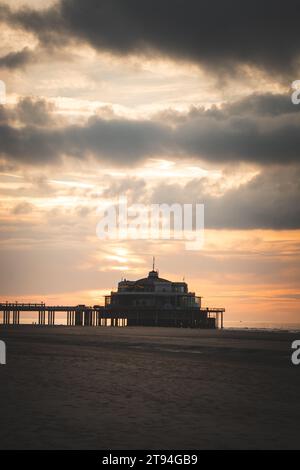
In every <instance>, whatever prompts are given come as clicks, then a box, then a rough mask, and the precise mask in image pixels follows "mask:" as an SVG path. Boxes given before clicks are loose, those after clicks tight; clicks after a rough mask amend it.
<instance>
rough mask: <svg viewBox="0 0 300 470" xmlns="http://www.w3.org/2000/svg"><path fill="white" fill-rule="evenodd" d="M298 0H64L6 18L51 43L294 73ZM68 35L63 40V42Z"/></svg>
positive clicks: (299, 48) (299, 45)
mask: <svg viewBox="0 0 300 470" xmlns="http://www.w3.org/2000/svg"><path fill="white" fill-rule="evenodd" d="M298 8H299V2H298V1H297V0H286V1H285V2H284V3H283V2H282V1H281V0H265V1H264V2H262V1H260V0H252V1H244V2H241V1H240V0H223V1H220V0H205V1H203V0H202V1H199V0H187V1H183V0H172V1H171V0H152V1H151V2H150V1H141V0H60V2H59V3H58V4H57V5H55V6H52V7H50V8H48V9H46V10H43V11H34V10H31V9H24V8H23V9H21V10H19V11H17V12H15V11H14V12H11V11H10V10H9V9H7V8H3V9H2V17H4V18H6V21H9V22H11V23H13V24H16V25H19V26H21V27H23V28H25V29H26V30H28V31H31V32H33V33H35V34H36V35H37V36H38V37H39V39H40V41H42V42H43V43H47V45H48V46H51V45H55V46H57V45H59V44H63V43H64V42H65V41H66V40H67V39H75V40H79V41H84V42H87V43H89V44H91V45H92V46H93V47H94V48H96V49H98V50H108V51H111V52H113V53H116V54H121V55H124V54H130V53H147V52H149V51H150V52H154V53H160V54H163V55H167V56H170V57H173V58H181V59H184V60H191V61H194V62H197V63H201V64H204V65H206V66H207V67H209V68H211V69H217V70H218V71H226V70H227V71H228V69H231V70H232V69H233V68H234V67H235V66H236V65H238V64H250V65H254V66H258V67H260V68H263V69H265V70H266V71H268V72H274V73H276V74H280V75H286V74H287V73H294V71H295V67H296V62H297V59H298V58H299V51H300V36H299V19H298V15H297V11H298ZM61 36H64V42H62V41H61Z"/></svg>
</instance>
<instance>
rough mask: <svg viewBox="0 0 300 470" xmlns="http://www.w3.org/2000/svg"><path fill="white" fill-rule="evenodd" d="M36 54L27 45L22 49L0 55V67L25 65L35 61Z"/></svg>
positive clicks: (13, 67) (20, 66)
mask: <svg viewBox="0 0 300 470" xmlns="http://www.w3.org/2000/svg"><path fill="white" fill-rule="evenodd" d="M34 60H35V59H34V54H33V52H32V51H30V50H29V49H28V48H27V47H24V49H22V50H21V51H17V52H10V53H9V54H6V55H5V56H2V57H0V68H7V69H16V68H22V67H25V66H26V65H27V64H28V63H30V62H33V61H34Z"/></svg>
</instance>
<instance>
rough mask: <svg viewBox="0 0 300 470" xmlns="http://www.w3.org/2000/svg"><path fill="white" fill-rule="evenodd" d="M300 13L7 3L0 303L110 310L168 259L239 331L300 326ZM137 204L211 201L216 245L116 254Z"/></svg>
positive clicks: (123, 1)
mask: <svg viewBox="0 0 300 470" xmlns="http://www.w3.org/2000/svg"><path fill="white" fill-rule="evenodd" d="M297 5H299V4H298V2H296V1H290V0H287V1H285V2H282V1H281V2H278V1H272V2H271V1H269V0H267V1H264V2H259V1H258V0H252V1H245V2H240V1H238V0H226V1H216V0H210V1H208V0H205V1H202V0H197V1H196V0H187V1H182V0H172V1H171V0H168V1H166V0H159V1H158V0H151V1H144V0H107V1H104V0H60V1H58V2H56V1H46V0H19V1H16V0H15V1H8V0H7V1H5V2H4V1H3V0H0V23H1V29H0V31H1V40H0V79H1V80H2V81H4V82H5V84H6V91H7V95H6V104H4V105H2V106H0V191H1V199H0V218H1V224H0V250H1V254H0V262H1V270H0V299H1V300H2V301H5V300H11V301H14V300H18V301H22V300H26V301H41V300H43V301H46V302H47V303H50V304H56V303H61V304H77V303H86V304H90V305H94V304H99V303H102V302H103V297H102V296H103V295H104V294H106V293H108V292H109V291H110V290H111V289H112V288H115V286H116V284H117V282H118V281H119V280H120V279H121V278H122V277H126V278H128V279H137V278H139V277H144V276H145V274H147V272H148V271H149V270H150V269H151V263H152V255H155V256H156V259H157V267H158V269H159V271H160V274H161V276H162V277H164V278H170V279H171V280H174V281H175V280H178V281H180V280H182V279H183V277H184V278H185V280H186V282H188V284H189V287H190V290H192V291H196V292H197V294H198V295H201V296H203V297H204V301H203V303H204V304H205V305H210V306H222V307H225V308H226V318H227V319H229V320H243V321H249V320H261V321H278V322H279V321H280V322H297V321H300V290H299V284H300V204H299V196H300V160H299V152H300V132H299V131H300V105H298V106H297V105H294V104H292V102H291V93H292V90H291V83H292V82H293V81H294V80H297V79H300V54H299V52H300V35H299V17H298V16H299V15H296V10H295V8H296V6H297ZM293 12H294V13H293ZM119 196H127V198H128V201H130V202H132V203H144V204H152V203H168V204H171V203H204V206H205V244H204V247H203V249H202V250H200V251H187V250H186V249H185V243H184V242H183V241H177V240H170V241H165V240H163V241H161V240H159V241H147V240H138V241H132V240H131V241H130V240H129V241H121V242H120V241H103V240H99V239H98V238H97V236H96V225H97V222H98V220H99V214H97V208H98V207H105V206H106V205H107V204H108V203H112V202H114V201H116V200H117V198H118V197H119Z"/></svg>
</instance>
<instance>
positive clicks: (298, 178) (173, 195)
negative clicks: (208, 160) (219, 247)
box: [151, 167, 300, 230]
mask: <svg viewBox="0 0 300 470" xmlns="http://www.w3.org/2000/svg"><path fill="white" fill-rule="evenodd" d="M216 185H218V183H216ZM210 187H211V181H208V180H207V179H206V178H202V179H200V180H199V179H198V180H196V179H195V180H193V181H190V182H189V183H187V184H186V185H185V186H180V185H178V184H166V185H160V186H158V187H155V189H154V191H153V195H152V197H151V202H152V203H157V204H161V203H163V202H164V203H169V204H172V203H174V202H178V203H189V204H190V203H194V204H195V203H199V204H200V203H204V208H205V227H206V228H210V229H257V228H261V229H275V230H278V229H279V230H280V229H300V205H299V197H300V168H299V167H298V168H294V167H287V168H284V169H282V168H278V167H275V168H265V169H264V170H263V171H262V173H260V174H259V175H257V176H255V177H254V178H253V179H252V180H251V181H249V182H248V183H246V184H243V185H241V186H240V187H238V188H233V189H230V190H228V191H227V192H226V193H225V194H224V195H223V196H213V195H211V194H209V193H208V192H207V188H210Z"/></svg>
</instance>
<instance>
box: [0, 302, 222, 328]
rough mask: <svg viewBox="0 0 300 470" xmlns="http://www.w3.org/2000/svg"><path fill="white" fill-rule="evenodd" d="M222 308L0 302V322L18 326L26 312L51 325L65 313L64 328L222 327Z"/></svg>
mask: <svg viewBox="0 0 300 470" xmlns="http://www.w3.org/2000/svg"><path fill="white" fill-rule="evenodd" d="M224 311H225V310H224V309H223V308H201V309H191V308H189V309H186V310H182V309H181V310H178V311H176V310H174V309H165V308H164V309H157V308H156V309H153V308H149V307H148V308H147V307H144V308H141V307H139V308H138V307H134V308H133V307H130V308H128V307H127V308H126V307H124V306H123V307H122V308H120V307H117V306H113V305H111V304H106V306H99V305H94V306H93V307H91V306H86V305H76V306H70V305H67V306H66V305H52V306H49V305H46V304H45V303H39V304H37V303H18V302H15V303H10V302H5V303H0V312H2V323H3V324H4V325H19V324H20V323H21V319H22V321H23V323H24V320H25V321H26V313H28V312H35V313H36V319H37V321H36V324H37V325H40V326H43V325H50V326H53V325H55V314H56V313H57V312H64V313H65V314H66V326H95V327H97V326H98V327H108V326H109V327H125V326H166V327H183V328H184V327H185V328H223V313H224Z"/></svg>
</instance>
